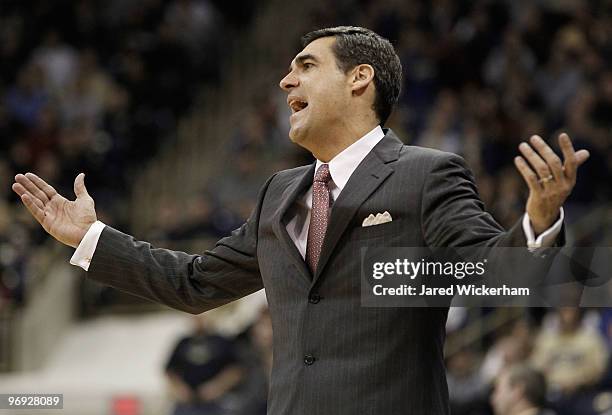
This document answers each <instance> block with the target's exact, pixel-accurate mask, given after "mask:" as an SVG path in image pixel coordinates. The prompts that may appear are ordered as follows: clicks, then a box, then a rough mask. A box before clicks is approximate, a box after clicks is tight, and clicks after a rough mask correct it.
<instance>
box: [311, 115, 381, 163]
mask: <svg viewBox="0 0 612 415" xmlns="http://www.w3.org/2000/svg"><path fill="white" fill-rule="evenodd" d="M359 124H360V125H359ZM359 124H358V123H355V124H352V125H351V124H349V123H346V124H345V125H344V127H345V128H342V129H337V130H338V131H336V130H334V131H330V134H326V137H320V139H319V142H318V143H316V144H315V145H313V146H312V147H311V148H307V150H310V152H311V153H312V155H313V156H315V157H316V158H317V159H318V160H321V161H322V162H324V163H328V162H329V161H330V160H332V159H333V158H334V157H336V156H337V155H338V154H340V153H341V152H342V151H344V150H345V149H347V148H348V147H350V146H351V145H352V144H353V143H354V142H356V141H357V140H359V139H360V138H361V137H363V136H364V135H366V134H367V133H369V132H370V131H372V129H374V127H376V126H377V125H378V123H377V122H370V123H359Z"/></svg>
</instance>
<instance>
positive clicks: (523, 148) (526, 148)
mask: <svg viewBox="0 0 612 415" xmlns="http://www.w3.org/2000/svg"><path fill="white" fill-rule="evenodd" d="M519 151H520V152H521V153H522V154H523V156H524V158H525V159H526V160H527V161H528V162H529V164H530V165H531V167H533V170H534V171H535V172H536V173H537V174H538V176H540V179H543V178H545V177H548V176H550V174H551V173H550V169H549V168H548V165H547V164H546V163H545V162H544V160H542V157H540V155H539V154H538V153H536V152H535V151H534V150H533V148H531V146H530V145H529V144H527V143H521V145H520V146H519Z"/></svg>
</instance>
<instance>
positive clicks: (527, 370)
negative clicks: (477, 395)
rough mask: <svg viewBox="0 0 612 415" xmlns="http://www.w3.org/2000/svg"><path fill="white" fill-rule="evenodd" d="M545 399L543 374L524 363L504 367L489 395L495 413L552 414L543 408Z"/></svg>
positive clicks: (508, 414) (497, 414)
mask: <svg viewBox="0 0 612 415" xmlns="http://www.w3.org/2000/svg"><path fill="white" fill-rule="evenodd" d="M545 401H546V380H545V378H544V376H543V375H542V374H541V373H540V372H538V371H537V370H535V369H534V368H532V367H531V366H528V365H526V364H517V365H514V366H510V367H508V368H507V369H505V370H504V371H503V372H502V373H501V375H500V376H499V377H498V378H497V381H496V382H495V391H494V392H493V395H492V396H491V404H492V405H493V409H494V412H495V415H554V412H552V411H549V410H546V409H543V407H544V404H545Z"/></svg>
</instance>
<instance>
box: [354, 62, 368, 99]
mask: <svg viewBox="0 0 612 415" xmlns="http://www.w3.org/2000/svg"><path fill="white" fill-rule="evenodd" d="M349 79H350V82H351V90H352V91H353V92H354V93H356V94H358V95H361V94H362V93H363V92H364V91H365V89H366V87H367V86H368V85H369V84H370V83H371V82H374V68H373V67H372V66H371V65H368V64H367V63H362V64H360V65H357V66H355V67H354V68H353V70H352V71H351V76H350V78H349Z"/></svg>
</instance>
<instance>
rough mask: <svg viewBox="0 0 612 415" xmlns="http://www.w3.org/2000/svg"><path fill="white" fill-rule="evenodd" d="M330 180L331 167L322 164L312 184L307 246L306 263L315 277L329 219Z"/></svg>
mask: <svg viewBox="0 0 612 415" xmlns="http://www.w3.org/2000/svg"><path fill="white" fill-rule="evenodd" d="M330 180H331V175H330V174H329V165H328V164H321V166H320V167H319V169H318V170H317V173H316V174H315V178H314V183H313V184H312V211H311V213H310V227H309V228H308V241H307V244H306V263H307V264H308V267H309V268H310V271H311V272H312V274H313V275H314V273H315V271H316V270H317V264H318V263H319V256H320V255H321V248H322V247H323V238H325V231H326V230H327V221H328V219H329V205H330V203H329V201H330V194H329V187H328V186H327V183H328V182H329V181H330Z"/></svg>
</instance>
